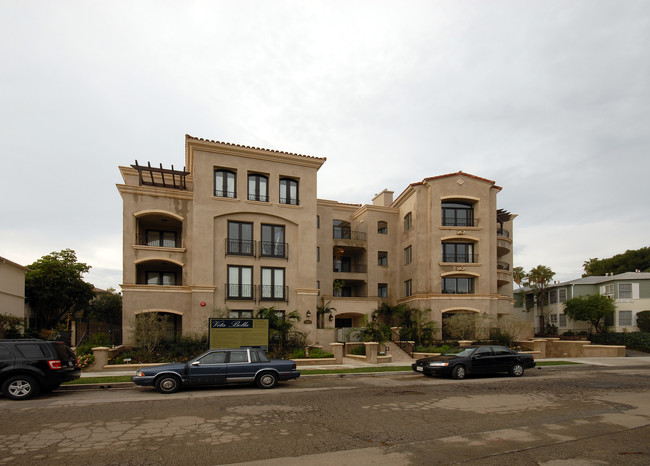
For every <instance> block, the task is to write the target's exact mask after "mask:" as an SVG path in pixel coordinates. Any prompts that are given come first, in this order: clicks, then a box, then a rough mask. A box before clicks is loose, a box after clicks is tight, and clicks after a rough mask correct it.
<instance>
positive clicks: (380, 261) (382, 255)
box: [377, 251, 388, 266]
mask: <svg viewBox="0 0 650 466" xmlns="http://www.w3.org/2000/svg"><path fill="white" fill-rule="evenodd" d="M377 265H384V266H385V265H388V252H387V251H378V252H377Z"/></svg>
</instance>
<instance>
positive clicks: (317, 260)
mask: <svg viewBox="0 0 650 466" xmlns="http://www.w3.org/2000/svg"><path fill="white" fill-rule="evenodd" d="M316 262H320V247H318V246H316Z"/></svg>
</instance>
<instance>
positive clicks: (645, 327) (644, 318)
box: [636, 311, 650, 332]
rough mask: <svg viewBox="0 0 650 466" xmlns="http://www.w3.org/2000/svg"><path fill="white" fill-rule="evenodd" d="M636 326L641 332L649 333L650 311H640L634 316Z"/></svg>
mask: <svg viewBox="0 0 650 466" xmlns="http://www.w3.org/2000/svg"><path fill="white" fill-rule="evenodd" d="M636 325H637V327H639V330H640V331H642V332H650V311H641V312H639V313H638V314H637V315H636Z"/></svg>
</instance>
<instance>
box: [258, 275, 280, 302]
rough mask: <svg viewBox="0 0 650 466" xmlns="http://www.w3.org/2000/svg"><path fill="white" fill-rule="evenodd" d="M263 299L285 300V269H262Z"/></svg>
mask: <svg viewBox="0 0 650 466" xmlns="http://www.w3.org/2000/svg"><path fill="white" fill-rule="evenodd" d="M261 299H268V300H284V299H285V286H284V269H283V268H279V267H262V293H261Z"/></svg>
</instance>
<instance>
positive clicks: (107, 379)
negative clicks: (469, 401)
mask: <svg viewBox="0 0 650 466" xmlns="http://www.w3.org/2000/svg"><path fill="white" fill-rule="evenodd" d="M576 364H580V363H578V362H571V361H537V366H538V367H539V366H571V365H576ZM298 369H299V370H300V373H301V374H302V375H320V374H363V373H369V372H370V373H372V372H403V371H410V370H411V366H377V367H356V368H354V369H300V368H298ZM130 381H131V376H130V375H108V376H104V377H83V378H80V379H77V380H75V381H73V382H66V383H65V384H64V385H85V384H97V383H98V384H104V385H106V384H111V383H118V382H130Z"/></svg>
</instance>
